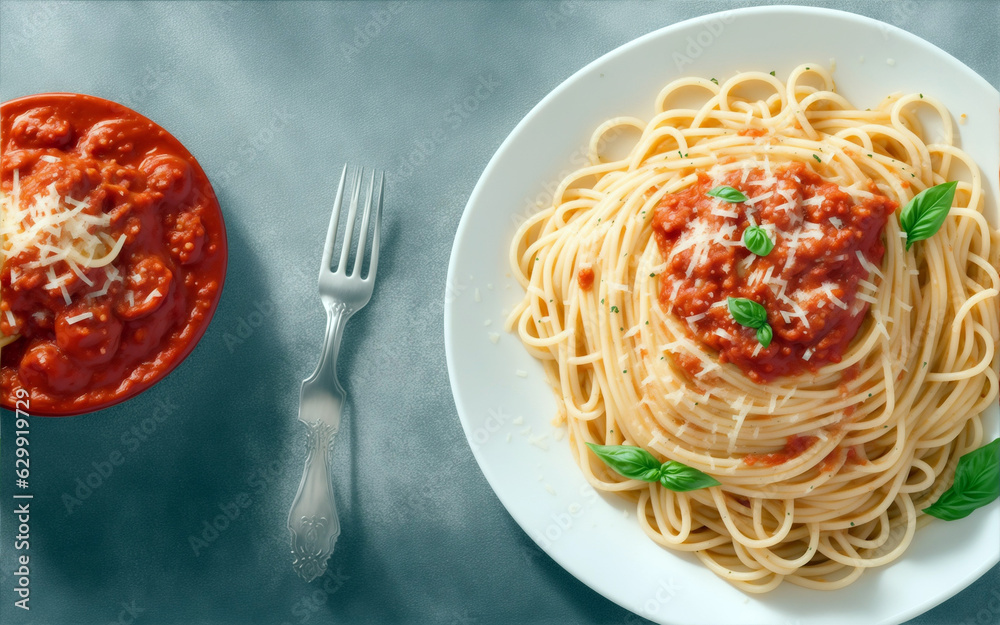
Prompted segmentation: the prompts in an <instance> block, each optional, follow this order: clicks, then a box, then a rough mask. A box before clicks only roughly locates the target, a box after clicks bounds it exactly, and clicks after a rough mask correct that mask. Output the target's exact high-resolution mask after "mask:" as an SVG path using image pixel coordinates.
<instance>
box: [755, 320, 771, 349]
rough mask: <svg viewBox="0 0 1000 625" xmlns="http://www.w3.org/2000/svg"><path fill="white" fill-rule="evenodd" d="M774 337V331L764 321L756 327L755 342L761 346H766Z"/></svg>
mask: <svg viewBox="0 0 1000 625" xmlns="http://www.w3.org/2000/svg"><path fill="white" fill-rule="evenodd" d="M773 338H774V331H773V330H771V326H769V325H767V324H766V323H765V324H764V325H762V326H761V327H759V328H757V342H758V343H760V345H761V347H767V346H769V345H770V344H771V339H773Z"/></svg>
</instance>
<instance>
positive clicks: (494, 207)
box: [444, 7, 1000, 625]
mask: <svg viewBox="0 0 1000 625" xmlns="http://www.w3.org/2000/svg"><path fill="white" fill-rule="evenodd" d="M761 42H767V45H762V43H761ZM831 58H833V59H835V60H836V71H835V72H834V77H835V79H836V81H837V87H838V91H839V92H840V93H841V94H843V95H844V96H846V97H847V98H848V99H849V100H851V102H852V103H853V104H854V105H855V106H858V107H861V108H864V107H868V106H874V105H875V103H876V102H878V101H879V100H880V99H881V98H884V97H885V96H886V95H887V94H889V93H890V92H893V91H905V92H923V93H932V94H934V96H935V97H937V98H939V99H940V100H942V101H943V102H944V103H945V105H946V106H947V107H948V108H949V110H950V111H951V112H952V113H953V114H954V115H956V116H957V115H960V114H962V113H965V114H966V115H967V119H968V121H967V123H966V124H965V125H959V126H958V129H959V131H960V133H961V143H962V146H963V147H964V148H965V149H966V150H967V151H968V152H969V153H970V154H972V155H973V157H974V158H975V159H976V161H977V162H978V163H979V165H980V167H981V168H982V170H983V172H985V174H986V175H987V178H988V179H989V180H990V181H991V182H990V188H989V192H990V195H989V205H990V206H991V210H993V211H995V210H996V204H997V202H996V199H997V198H998V197H1000V189H998V188H997V187H998V180H997V178H996V173H997V171H998V168H1000V148H998V142H1000V129H998V124H1000V121H998V115H997V111H998V108H1000V94H998V93H997V91H996V90H995V89H994V88H993V87H991V86H990V85H989V84H988V83H987V82H986V81H985V80H983V79H982V78H981V77H979V76H978V75H976V74H975V73H974V72H973V71H972V70H970V69H969V68H967V67H966V66H965V65H963V64H962V63H961V62H959V61H958V60H956V59H955V58H953V57H951V56H949V55H948V54H947V53H945V52H943V51H942V50H940V49H939V48H936V47H935V46H933V45H931V44H929V43H927V42H925V41H923V40H921V39H919V38H918V37H916V36H914V35H911V34H910V33H907V32H905V31H902V30H899V29H898V28H895V27H893V26H889V25H887V24H883V23H881V22H877V21H874V20H871V19H868V18H864V17H860V16H857V15H854V14H851V13H843V12H839V11H831V10H826V9H815V8H802V7H763V8H753V9H744V10H737V11H732V12H727V13H718V14H714V15H709V16H706V17H703V18H698V19H694V20H689V21H686V22H682V23H679V24H675V25H673V26H670V27H667V28H664V29H662V30H658V31H656V32H654V33H651V34H649V35H646V36H644V37H641V38H639V39H637V40H635V41H633V42H631V43H629V44H627V45H624V46H622V47H621V48H618V49H617V50H614V51H613V52H610V53H609V54H607V55H605V56H603V57H601V58H600V59H598V60H596V61H594V62H593V63H591V64H590V65H588V66H587V67H585V68H583V69H582V70H580V71H579V72H577V73H576V74H574V75H573V76H572V77H571V78H569V79H568V80H567V81H566V82H564V83H563V84H562V85H560V86H559V87H558V88H556V89H555V90H554V91H553V92H552V93H550V94H549V95H548V96H547V97H546V98H545V99H544V100H542V101H541V103H539V104H538V105H537V106H536V107H535V108H534V109H533V110H532V111H531V112H530V113H528V115H527V116H526V117H525V118H524V119H523V120H522V121H521V123H520V124H518V125H517V128H515V129H514V131H513V132H512V133H511V134H510V136H509V137H508V138H507V140H506V141H505V142H504V143H503V145H502V146H501V147H500V149H499V150H497V153H496V155H495V156H494V157H493V159H492V160H491V161H490V163H489V165H488V166H487V168H486V171H485V172H484V173H483V175H482V177H481V178H480V180H479V183H478V184H477V185H476V188H475V190H474V191H473V193H472V196H471V198H470V199H469V204H468V206H467V207H466V209H465V214H464V215H463V216H462V221H461V224H460V225H459V228H458V234H457V236H456V238H455V245H454V248H453V250H452V255H451V263H450V266H449V268H448V287H447V295H446V302H445V314H444V323H445V348H446V351H447V357H448V371H449V374H450V376H451V386H452V391H453V393H454V396H455V403H456V405H457V407H458V414H459V416H460V417H461V420H462V425H463V426H464V428H465V433H466V435H467V437H468V439H469V443H470V445H471V446H472V449H473V452H474V453H475V456H476V459H477V460H478V462H479V466H480V467H481V468H482V470H483V473H484V474H485V475H486V479H487V480H489V482H490V485H491V486H492V487H493V490H494V491H496V494H497V496H498V497H499V498H500V501H501V502H503V504H504V506H506V508H507V510H508V511H509V512H510V514H511V516H513V517H514V519H515V520H516V521H517V522H518V523H519V524H520V525H521V527H522V528H524V531H525V532H527V533H528V535H530V536H531V537H532V538H533V539H534V540H535V541H536V542H537V543H538V544H539V546H540V547H541V548H542V549H544V550H545V551H546V552H547V553H548V554H549V555H550V556H551V557H552V558H553V559H554V560H555V561H556V562H558V563H559V564H560V565H562V566H563V567H564V568H565V569H566V570H567V571H569V572H570V573H572V574H573V575H574V576H576V577H577V578H578V579H580V580H581V581H583V582H584V583H585V584H587V585H588V586H590V587H591V588H593V589H594V590H596V591H597V592H599V593H601V594H603V595H604V596H606V597H608V598H609V599H611V600H612V601H615V602H617V603H618V604H620V605H621V606H623V607H625V608H627V609H629V610H632V611H633V612H636V613H638V614H641V615H642V616H644V617H646V618H649V619H652V620H654V621H658V622H661V623H676V624H680V623H684V624H685V625H694V624H697V623H704V624H706V625H707V624H713V625H714V624H718V623H732V624H734V625H735V624H744V623H747V624H749V623H755V624H756V623H767V624H769V625H780V624H788V625H793V624H803V625H804V624H816V625H819V624H829V625H843V623H847V622H863V623H878V624H889V623H900V622H902V621H905V620H907V619H909V618H912V617H914V616H916V615H917V614H920V613H922V612H924V611H925V610H928V609H930V608H931V607H933V606H935V605H937V604H938V603H940V602H941V601H944V600H945V599H947V598H949V597H951V596H952V595H954V594H955V593H957V592H958V591H960V590H962V589H963V588H965V587H966V586H968V585H969V584H970V583H972V582H973V581H974V580H975V579H977V578H978V577H979V576H980V575H982V574H983V573H984V572H986V571H987V570H989V569H990V567H992V566H993V565H994V564H996V563H997V562H998V560H1000V533H998V532H997V527H1000V502H995V503H994V504H993V505H991V506H989V507H988V508H985V509H982V510H979V511H977V512H976V513H975V514H973V515H972V516H970V517H969V518H966V519H964V520H962V521H955V522H951V523H945V522H935V523H932V524H931V525H929V526H928V527H925V528H923V529H921V530H919V531H918V533H917V536H916V539H915V541H914V544H913V545H912V547H911V548H910V549H909V550H908V551H907V552H906V553H905V554H904V555H903V557H902V558H901V559H900V560H897V561H896V562H894V563H893V564H891V565H889V566H886V567H882V568H880V569H876V570H874V571H869V572H867V573H866V574H865V575H863V576H862V578H861V579H860V580H859V581H858V582H856V583H854V584H853V585H851V586H849V587H848V588H846V589H843V590H838V591H835V592H821V591H810V590H805V589H802V588H798V587H795V586H792V585H791V584H783V585H782V586H781V587H780V588H779V589H778V590H776V591H774V592H772V593H770V594H767V595H764V596H755V595H746V594H744V593H742V592H740V591H738V590H736V589H735V588H733V587H732V586H730V585H729V584H727V583H726V582H724V581H723V580H721V579H719V578H718V577H716V576H715V575H714V574H712V573H711V572H709V571H708V569H706V568H705V567H704V566H702V565H701V564H700V563H699V562H698V561H697V559H696V558H694V557H693V556H690V555H685V554H680V553H677V552H672V551H668V550H666V549H662V548H660V547H658V546H657V545H656V544H654V543H653V542H652V541H651V540H650V539H649V538H647V537H646V536H645V534H643V532H642V530H641V529H640V528H639V526H638V524H637V522H636V519H635V514H634V512H631V510H632V509H633V508H634V506H632V505H631V504H626V503H625V502H624V501H622V500H619V499H618V498H616V497H613V496H604V495H598V494H597V493H596V492H595V491H594V490H592V489H591V488H590V487H589V485H587V483H586V481H585V480H584V478H583V477H582V475H581V474H580V472H579V470H578V469H577V466H576V463H575V462H574V461H573V459H572V457H571V455H570V452H569V449H568V447H567V444H566V440H565V439H563V440H561V441H556V440H555V439H554V433H555V430H554V429H553V428H552V426H551V425H550V424H549V422H550V420H551V418H552V416H553V415H554V414H555V401H554V398H553V396H552V393H551V391H550V389H549V387H548V385H547V383H546V381H545V376H544V373H543V371H542V368H541V366H540V365H539V364H538V363H537V362H535V361H534V359H532V358H531V357H530V356H529V355H528V354H527V352H526V351H525V349H524V348H523V347H522V345H521V344H520V341H519V340H518V339H517V337H516V336H514V335H511V334H507V333H504V332H503V330H502V325H503V320H504V317H505V312H506V311H507V310H509V309H510V308H511V307H512V306H513V305H514V303H515V302H517V301H518V300H519V299H520V298H521V296H522V292H521V289H520V287H519V286H518V285H517V284H516V283H515V282H514V281H513V280H512V279H511V278H510V277H509V272H508V269H507V249H508V246H509V244H510V240H511V237H512V235H513V233H514V231H515V229H516V225H517V224H518V222H519V220H523V219H524V216H525V215H527V214H530V213H532V212H534V211H535V210H536V202H537V201H542V202H547V201H548V200H550V199H551V196H550V191H551V190H552V189H553V188H554V187H555V185H556V183H557V182H558V181H559V180H560V179H561V177H562V175H564V174H566V173H568V172H569V171H570V170H571V169H573V168H575V166H576V165H579V158H580V156H581V154H582V153H583V152H584V150H585V146H586V145H587V140H588V139H589V136H590V133H591V132H592V130H593V129H594V128H595V127H596V126H597V125H598V124H599V123H600V122H602V121H604V120H605V119H608V118H610V117H614V116H617V115H635V116H637V117H640V118H643V119H649V118H650V117H651V115H652V112H653V99H654V96H655V95H656V94H657V92H658V91H659V90H660V89H661V87H663V86H664V85H665V84H666V83H668V82H670V81H671V80H673V79H675V78H678V77H681V76H684V75H695V76H703V77H718V78H719V79H722V78H725V77H728V76H730V75H732V74H733V73H735V72H737V71H740V70H764V71H770V70H772V69H773V70H776V71H777V75H778V76H779V77H780V76H782V75H787V74H788V72H789V71H790V70H791V69H792V68H793V67H795V66H796V65H798V64H799V63H804V62H815V63H819V64H823V65H826V66H829V64H830V60H831ZM575 159H576V165H574V164H573V163H574V160H575ZM992 217H993V219H994V224H995V223H996V215H993V216H992ZM487 323H488V325H487ZM490 333H500V338H499V342H498V343H497V344H494V343H493V342H492V340H491V337H490ZM493 338H496V337H495V336H494V337H493ZM518 372H520V373H521V374H522V375H523V374H524V373H526V374H527V375H526V377H522V376H521V375H518ZM998 412H1000V411H998V410H997V409H996V406H994V409H992V410H991V411H990V412H989V415H988V418H987V432H988V440H989V439H992V438H994V437H995V436H997V433H998V429H1000V426H998V421H1000V419H998ZM529 428H530V431H529ZM626 513H627V516H626Z"/></svg>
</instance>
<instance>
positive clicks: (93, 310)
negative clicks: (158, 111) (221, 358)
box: [0, 93, 227, 416]
mask: <svg viewBox="0 0 1000 625" xmlns="http://www.w3.org/2000/svg"><path fill="white" fill-rule="evenodd" d="M0 150H2V155H0V191H2V194H3V196H2V197H3V200H2V201H3V211H4V212H3V215H2V216H0V250H2V252H3V257H2V268H0V345H2V348H0V405H2V406H3V407H5V408H8V409H13V408H14V406H15V402H16V399H15V394H17V393H19V392H20V394H19V395H17V399H21V398H23V395H24V392H25V391H26V392H27V393H28V399H29V401H30V406H31V414H33V415H42V416H68V415H75V414H81V413H84V412H90V411H94V410H99V409H102V408H106V407H109V406H111V405H114V404H117V403H119V402H121V401H124V400H126V399H128V398H130V397H134V396H135V395H137V394H139V393H141V392H142V391H144V390H146V389H148V388H149V387H151V386H152V385H153V384H155V383H156V382H158V381H159V380H161V379H163V378H164V377H165V376H166V375H167V374H169V373H170V372H171V371H172V370H173V369H174V368H175V367H176V366H177V365H178V364H180V362H181V361H183V360H184V358H185V357H186V356H187V355H188V354H189V353H190V352H191V350H193V349H194V347H195V345H196V344H197V342H198V340H199V339H200V338H201V336H202V335H203V334H204V332H205V329H206V328H207V327H208V324H209V322H210V320H211V318H212V315H213V313H214V312H215V309H216V306H217V305H218V302H219V297H220V296H221V294H222V287H223V283H224V281H225V274H226V265H227V246H226V231H225V224H224V222H223V218H222V211H221V209H220V207H219V203H218V200H217V199H216V197H215V193H214V191H213V190H212V186H211V184H210V183H209V180H208V178H207V176H206V175H205V173H204V171H203V170H202V169H201V167H200V166H199V165H198V162H197V161H196V160H195V159H194V157H193V156H191V154H190V153H189V152H188V151H187V150H186V149H185V148H184V146H183V145H181V143H180V142H179V141H177V139H175V138H174V137H173V136H171V135H170V134H169V133H168V132H167V131H165V130H164V129H163V128H161V127H160V126H158V125H157V124H155V123H154V122H152V121H150V120H148V119H146V118H145V117H143V116H141V115H139V114H138V113H136V112H134V111H132V110H130V109H128V108H126V107H124V106H122V105H120V104H116V103H114V102H109V101H107V100H103V99H100V98H96V97H92V96H86V95H78V94H68V93H56V94H41V95H33V96H27V97H23V98H19V99H16V100H12V101H10V102H6V103H4V104H3V105H2V106H0ZM4 343H6V345H3V344H4Z"/></svg>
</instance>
